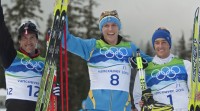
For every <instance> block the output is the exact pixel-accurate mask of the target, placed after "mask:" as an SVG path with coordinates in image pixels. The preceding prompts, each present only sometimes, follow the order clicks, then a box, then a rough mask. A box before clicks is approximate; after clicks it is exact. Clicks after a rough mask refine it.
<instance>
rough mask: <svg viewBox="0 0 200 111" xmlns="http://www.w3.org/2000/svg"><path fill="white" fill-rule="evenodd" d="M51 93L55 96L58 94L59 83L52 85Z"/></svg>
mask: <svg viewBox="0 0 200 111" xmlns="http://www.w3.org/2000/svg"><path fill="white" fill-rule="evenodd" d="M53 94H54V95H55V96H60V85H59V84H56V86H54V87H53Z"/></svg>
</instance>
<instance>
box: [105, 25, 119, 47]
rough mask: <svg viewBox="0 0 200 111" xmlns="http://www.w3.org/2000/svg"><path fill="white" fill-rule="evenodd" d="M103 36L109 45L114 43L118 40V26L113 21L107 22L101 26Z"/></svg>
mask: <svg viewBox="0 0 200 111" xmlns="http://www.w3.org/2000/svg"><path fill="white" fill-rule="evenodd" d="M102 32H103V36H104V39H105V41H106V42H108V43H109V44H110V45H116V44H117V41H118V34H119V28H118V26H117V25H116V24H115V23H107V24H105V25H104V26H103V28H102Z"/></svg>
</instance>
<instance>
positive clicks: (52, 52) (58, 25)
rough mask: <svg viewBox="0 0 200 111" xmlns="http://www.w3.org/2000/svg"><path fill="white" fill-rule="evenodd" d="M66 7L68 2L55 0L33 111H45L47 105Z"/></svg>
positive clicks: (54, 73)
mask: <svg viewBox="0 0 200 111" xmlns="http://www.w3.org/2000/svg"><path fill="white" fill-rule="evenodd" d="M67 6H68V0H56V3H55V7H54V21H53V24H52V29H51V32H50V42H49V44H48V49H47V53H46V61H45V67H44V73H43V76H42V79H41V83H40V90H39V95H38V100H37V104H36V110H35V111H47V108H48V105H49V101H50V95H51V92H52V85H53V78H54V75H56V74H57V65H58V64H59V63H58V62H59V48H60V43H61V38H62V34H63V29H64V26H65V18H66V11H67ZM42 106H43V107H42Z"/></svg>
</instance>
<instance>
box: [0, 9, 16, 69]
mask: <svg viewBox="0 0 200 111" xmlns="http://www.w3.org/2000/svg"><path fill="white" fill-rule="evenodd" d="M16 54H17V52H16V50H15V48H14V43H13V40H12V38H11V35H10V33H9V31H8V28H7V27H6V24H5V21H4V16H3V9H2V6H0V58H1V60H2V63H3V67H4V68H8V67H9V66H10V64H11V63H12V61H13V60H14V58H15V56H16Z"/></svg>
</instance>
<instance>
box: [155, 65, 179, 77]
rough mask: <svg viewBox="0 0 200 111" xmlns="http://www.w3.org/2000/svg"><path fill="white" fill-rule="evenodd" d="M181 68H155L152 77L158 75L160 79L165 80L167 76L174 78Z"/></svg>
mask: <svg viewBox="0 0 200 111" xmlns="http://www.w3.org/2000/svg"><path fill="white" fill-rule="evenodd" d="M180 71H181V70H180V68H179V67H178V66H172V67H171V68H169V67H163V68H162V69H161V70H159V69H155V70H153V71H152V73H151V77H156V78H157V79H158V80H164V79H165V78H166V77H168V78H169V79H172V78H174V77H175V76H176V75H177V74H178V73H180Z"/></svg>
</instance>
